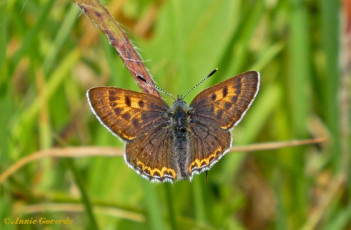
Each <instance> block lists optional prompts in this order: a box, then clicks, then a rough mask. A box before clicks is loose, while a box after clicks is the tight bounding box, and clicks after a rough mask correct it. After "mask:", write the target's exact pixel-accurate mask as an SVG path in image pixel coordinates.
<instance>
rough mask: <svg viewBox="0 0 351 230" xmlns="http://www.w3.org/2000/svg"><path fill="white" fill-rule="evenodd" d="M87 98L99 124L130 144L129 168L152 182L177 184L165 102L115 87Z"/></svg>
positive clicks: (92, 92) (92, 91) (90, 93)
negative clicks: (171, 156) (173, 182)
mask: <svg viewBox="0 0 351 230" xmlns="http://www.w3.org/2000/svg"><path fill="white" fill-rule="evenodd" d="M87 96H88V100H89V103H90V106H91V108H92V110H93V112H94V114H95V115H96V117H97V118H98V120H99V121H100V122H101V123H102V124H103V125H104V126H105V127H106V128H107V129H108V130H109V131H111V132H112V133H113V134H114V135H117V136H119V137H121V138H122V139H123V140H125V141H126V142H127V145H126V151H125V154H124V159H125V161H126V163H127V164H128V166H129V167H131V168H132V169H134V170H135V171H136V172H138V173H139V174H141V175H142V176H143V177H146V178H148V179H149V180H151V181H174V179H175V178H176V171H175V169H174V168H172V166H171V165H170V160H169V156H170V151H171V146H172V142H173V136H172V135H173V134H172V133H171V132H170V129H169V128H168V124H169V121H168V118H167V116H165V114H167V110H168V109H169V106H168V105H167V104H166V103H165V102H164V101H163V100H161V99H160V98H158V97H156V96H153V95H151V94H146V93H139V92H135V91H131V90H125V89H120V88H114V87H98V88H93V89H90V90H89V91H88V92H87Z"/></svg>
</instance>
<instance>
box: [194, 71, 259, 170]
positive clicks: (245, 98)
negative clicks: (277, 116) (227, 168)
mask: <svg viewBox="0 0 351 230" xmlns="http://www.w3.org/2000/svg"><path fill="white" fill-rule="evenodd" d="M259 83H260V75H259V73H258V72H255V71H250V72H246V73H242V74H240V75H238V76H235V77H232V78H230V79H228V80H226V81H223V82H221V83H219V84H217V85H214V86H212V87H210V88H208V89H206V90H204V91H202V92H201V93H200V94H199V95H197V96H196V97H195V98H194V100H193V101H192V102H191V104H190V108H192V120H193V122H192V123H191V125H190V130H191V132H190V133H191V139H192V140H193V141H192V152H193V155H192V156H191V158H190V163H189V173H191V174H193V173H198V172H201V171H204V170H208V169H209V168H210V167H211V166H212V165H213V164H214V163H216V162H217V161H218V160H219V159H220V157H222V156H223V155H224V154H225V152H226V151H227V150H228V149H229V147H230V146H231V137H230V128H232V127H233V126H235V125H237V124H238V123H239V122H240V120H241V119H242V118H243V116H244V115H245V113H246V111H247V110H248V108H249V107H250V105H251V103H252V102H253V100H254V98H255V96H256V94H257V92H258V89H259Z"/></svg>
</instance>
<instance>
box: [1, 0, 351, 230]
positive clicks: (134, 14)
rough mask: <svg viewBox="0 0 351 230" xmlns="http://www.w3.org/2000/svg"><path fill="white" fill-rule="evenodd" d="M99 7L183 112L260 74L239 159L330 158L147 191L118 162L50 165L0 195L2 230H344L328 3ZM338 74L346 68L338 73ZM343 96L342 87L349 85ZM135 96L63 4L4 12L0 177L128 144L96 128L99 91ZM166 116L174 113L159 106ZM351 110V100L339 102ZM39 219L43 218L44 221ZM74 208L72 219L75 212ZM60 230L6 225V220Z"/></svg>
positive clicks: (237, 167)
mask: <svg viewBox="0 0 351 230" xmlns="http://www.w3.org/2000/svg"><path fill="white" fill-rule="evenodd" d="M345 2H346V1H345ZM103 4H104V5H105V6H107V8H108V9H109V10H110V11H111V12H112V13H113V15H114V17H115V18H116V19H117V20H118V21H119V22H120V23H121V24H122V25H123V26H124V28H125V29H126V31H127V33H128V35H129V36H130V38H131V39H132V41H133V42H134V44H135V45H136V46H137V47H138V48H139V53H140V54H141V56H142V57H143V59H144V60H145V65H146V66H147V67H148V69H149V70H150V72H151V74H152V75H153V78H154V80H155V82H156V84H157V86H159V87H161V88H163V89H165V90H166V91H168V92H170V93H171V94H173V95H177V94H184V93H186V91H187V90H188V89H190V88H191V87H192V86H194V85H195V84H196V83H197V82H198V81H200V80H201V79H202V78H203V77H205V76H206V75H207V74H208V73H210V72H211V71H212V70H213V69H214V68H216V67H218V68H219V71H218V72H217V73H216V74H215V75H214V76H213V77H212V78H211V79H209V80H207V81H206V82H205V83H204V84H202V85H201V86H199V87H198V88H196V90H194V91H193V92H192V93H191V94H190V95H189V96H188V97H187V98H186V101H187V102H190V101H191V100H192V98H193V97H194V96H195V95H196V94H197V93H199V92H200V91H202V90H203V89H205V88H206V87H209V86H211V85H213V84H214V83H217V82H220V81H222V80H224V79H227V78H229V77H231V76H234V75H237V74H239V73H241V72H245V71H249V70H257V71H260V73H261V89H260V91H259V93H258V96H257V98H256V100H255V102H254V103H253V105H252V107H251V108H250V110H249V111H248V113H247V115H246V116H245V118H244V119H243V121H242V122H241V123H240V124H239V125H238V126H237V127H236V128H235V129H234V130H233V137H234V142H233V144H234V145H247V144H252V143H261V142H277V141H283V140H295V139H308V138H315V137H326V136H327V137H329V138H330V141H329V142H327V143H325V144H318V145H308V146H300V147H294V148H282V149H278V150H271V151H256V152H252V153H228V154H227V155H226V156H225V157H223V158H222V159H221V160H220V162H218V163H217V164H216V165H215V166H214V167H213V168H212V169H211V170H210V172H209V175H208V181H206V177H205V175H204V174H201V175H198V176H195V177H194V179H193V181H192V182H188V181H180V182H177V183H174V184H173V185H172V184H155V183H154V184H152V183H149V182H148V181H147V180H145V179H143V178H141V177H140V176H139V175H137V174H136V173H135V172H133V171H132V170H131V169H129V168H128V167H127V165H126V164H125V163H124V160H123V158H122V157H114V158H111V157H85V158H76V159H66V158H46V159H42V160H38V161H35V162H33V163H30V164H28V165H26V166H24V167H23V168H21V169H20V170H18V171H16V172H15V173H14V174H13V175H12V176H11V177H10V178H8V179H7V180H6V181H4V182H3V183H2V184H1V185H0V217H1V223H0V229H95V228H97V227H98V228H100V229H350V228H351V221H350V218H351V202H350V196H349V195H350V192H351V190H350V184H349V183H348V180H347V179H345V178H348V176H349V171H348V168H349V163H350V158H349V155H350V152H349V150H350V149H348V147H349V146H348V145H349V143H350V142H351V139H350V136H349V135H350V132H349V126H348V124H350V123H349V122H350V116H349V113H350V107H349V101H348V103H347V100H346V102H345V101H344V102H345V103H344V104H341V102H340V101H341V99H340V97H341V96H343V95H345V94H346V95H347V96H348V97H349V92H350V86H349V85H347V84H344V83H343V82H344V80H345V79H347V77H348V78H350V74H349V72H348V75H346V76H347V77H346V78H343V73H344V72H342V71H341V70H340V68H341V67H342V66H341V63H343V62H344V61H345V60H344V58H345V57H344V56H342V52H344V53H345V52H346V53H348V52H351V50H345V49H344V47H343V46H342V45H343V43H342V42H341V41H343V40H342V39H343V37H342V35H343V28H344V27H343V24H342V23H341V19H342V17H341V13H342V10H341V9H342V3H341V2H339V1H330V0H320V1H316V0H307V1H298V0H296V1H294V0H289V1H288V0H286V1H277V0H265V1H255V0H245V1H244V0H217V1H213V0H202V1H186V0H169V1H166V0H143V1H141V0H114V1H104V2H103ZM346 61H347V59H346ZM346 82H347V81H346ZM102 85H105V86H116V87H122V88H126V89H134V90H138V91H140V89H139V88H138V87H137V85H136V84H135V82H134V81H133V79H132V78H131V77H130V75H129V73H128V71H127V69H126V68H125V67H124V66H123V63H122V61H121V60H120V58H119V57H118V55H117V53H116V52H115V50H114V49H113V47H111V46H110V45H109V43H108V40H107V39H106V37H105V36H104V35H103V34H102V33H101V32H100V31H99V30H98V28H97V27H96V26H95V25H94V24H93V23H92V22H91V21H90V20H89V18H88V17H87V16H86V15H85V14H84V13H83V12H81V11H80V9H79V8H78V6H77V5H76V4H74V3H73V2H71V1H54V0H31V1H16V0H8V1H7V0H3V1H1V3H0V127H1V128H0V173H2V172H4V171H5V170H6V169H8V168H9V167H10V165H13V164H14V163H15V162H16V161H18V160H19V159H21V158H22V157H24V156H27V155H30V154H32V153H34V152H36V151H38V150H44V149H50V148H53V147H70V146H71V147H74V146H114V147H121V148H123V144H122V143H121V142H120V141H119V140H118V139H117V138H115V137H114V136H112V135H111V134H110V133H109V132H108V131H107V130H106V129H105V128H104V127H103V126H102V125H100V123H99V122H98V121H97V120H96V118H95V117H94V115H93V114H92V113H91V111H90V109H89V108H88V105H87V100H86V96H85V92H86V91H87V90H88V89H89V88H91V87H94V86H102ZM162 96H163V97H164V99H165V100H166V101H167V102H168V103H172V99H170V98H169V97H167V96H165V95H162ZM346 98H347V97H346ZM40 207H41V208H40ZM77 207H78V208H77ZM7 217H9V218H11V220H14V219H16V218H17V217H18V218H22V219H31V218H33V219H40V218H42V217H45V218H48V219H66V218H68V217H69V218H71V219H72V220H73V221H74V222H73V224H68V225H62V224H61V225H58V224H56V225H55V224H53V225H15V224H13V225H11V224H7V225H6V224H5V223H3V222H4V219H5V218H7Z"/></svg>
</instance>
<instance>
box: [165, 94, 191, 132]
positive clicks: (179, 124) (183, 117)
mask: <svg viewBox="0 0 351 230" xmlns="http://www.w3.org/2000/svg"><path fill="white" fill-rule="evenodd" d="M170 116H171V126H172V127H173V128H174V129H176V130H177V131H180V132H185V129H186V126H187V123H188V117H189V107H188V106H187V104H186V103H185V101H184V100H182V99H178V100H177V101H175V102H174V103H173V106H172V107H171V108H170Z"/></svg>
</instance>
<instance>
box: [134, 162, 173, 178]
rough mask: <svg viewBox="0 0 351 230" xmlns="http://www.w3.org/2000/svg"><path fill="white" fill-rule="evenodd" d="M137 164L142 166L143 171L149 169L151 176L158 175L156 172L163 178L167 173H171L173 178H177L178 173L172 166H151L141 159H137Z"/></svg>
mask: <svg viewBox="0 0 351 230" xmlns="http://www.w3.org/2000/svg"><path fill="white" fill-rule="evenodd" d="M137 166H138V167H140V168H141V169H142V170H143V172H146V171H149V173H150V176H151V177H153V176H157V175H156V174H158V175H159V176H160V177H161V178H163V177H165V175H166V174H167V175H171V176H172V177H173V179H175V178H176V173H175V171H174V170H173V169H171V168H167V167H162V168H161V169H158V168H151V167H149V166H146V165H145V164H144V163H143V162H141V161H139V160H138V161H137Z"/></svg>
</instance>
